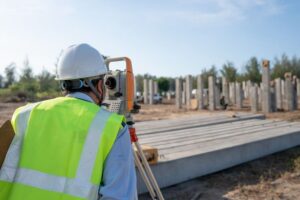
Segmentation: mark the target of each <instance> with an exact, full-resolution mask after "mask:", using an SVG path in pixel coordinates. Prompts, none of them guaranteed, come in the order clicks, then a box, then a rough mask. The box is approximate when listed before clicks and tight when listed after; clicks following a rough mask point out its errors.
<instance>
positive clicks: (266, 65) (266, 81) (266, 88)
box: [262, 60, 271, 113]
mask: <svg viewBox="0 0 300 200" xmlns="http://www.w3.org/2000/svg"><path fill="white" fill-rule="evenodd" d="M262 65H263V69H262V73H263V74H262V83H263V84H262V86H263V94H262V111H263V112H264V113H270V112H271V96H270V80H271V77H270V61H269V60H264V61H263V63H262Z"/></svg>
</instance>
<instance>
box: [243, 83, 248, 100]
mask: <svg viewBox="0 0 300 200" xmlns="http://www.w3.org/2000/svg"><path fill="white" fill-rule="evenodd" d="M246 86H247V85H246V81H243V82H242V99H244V98H246V96H247V95H246Z"/></svg>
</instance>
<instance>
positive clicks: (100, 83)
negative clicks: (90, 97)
mask: <svg viewBox="0 0 300 200" xmlns="http://www.w3.org/2000/svg"><path fill="white" fill-rule="evenodd" d="M96 89H97V91H98V92H99V93H100V95H101V96H103V95H104V94H103V93H104V90H103V80H99V81H98V83H97V86H96Z"/></svg>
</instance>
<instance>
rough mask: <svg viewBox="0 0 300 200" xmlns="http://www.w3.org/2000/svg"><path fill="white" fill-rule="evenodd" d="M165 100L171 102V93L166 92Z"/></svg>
mask: <svg viewBox="0 0 300 200" xmlns="http://www.w3.org/2000/svg"><path fill="white" fill-rule="evenodd" d="M167 100H168V101H170V100H171V92H170V91H169V92H167Z"/></svg>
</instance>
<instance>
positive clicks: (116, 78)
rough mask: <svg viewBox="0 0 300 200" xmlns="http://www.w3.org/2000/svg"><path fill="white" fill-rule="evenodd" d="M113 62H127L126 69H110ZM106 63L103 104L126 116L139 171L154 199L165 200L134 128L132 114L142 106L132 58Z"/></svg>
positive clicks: (110, 60)
mask: <svg viewBox="0 0 300 200" xmlns="http://www.w3.org/2000/svg"><path fill="white" fill-rule="evenodd" d="M113 62H125V65H126V67H125V70H115V71H112V70H110V69H109V65H110V64H111V63H113ZM105 63H106V66H107V68H108V70H109V73H108V74H107V75H105V77H104V85H105V88H106V92H105V98H104V101H103V104H104V105H106V107H107V109H108V110H109V111H111V112H115V113H118V114H121V115H124V116H125V118H126V123H127V125H128V128H129V133H130V137H131V143H132V144H133V145H134V146H135V148H136V150H137V151H134V150H133V152H134V161H135V164H136V166H137V168H138V170H139V173H140V175H141V177H142V179H143V181H144V183H145V185H146V187H147V189H148V191H149V193H150V196H151V197H152V199H153V200H164V198H163V196H162V193H161V191H160V188H159V186H158V184H157V181H156V179H155V177H154V175H153V173H152V171H151V168H150V166H149V163H148V161H147V159H146V157H145V155H144V153H143V150H142V147H141V145H140V144H139V142H138V137H137V135H136V131H135V128H134V121H133V118H132V114H133V113H138V111H139V109H140V106H139V105H137V104H136V103H135V101H134V97H135V81H134V75H133V71H132V64H131V60H130V59H129V58H127V57H118V58H107V59H106V60H105Z"/></svg>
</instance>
